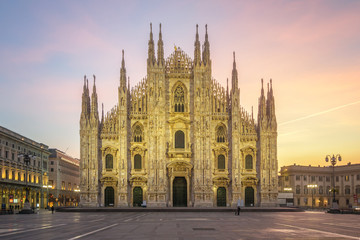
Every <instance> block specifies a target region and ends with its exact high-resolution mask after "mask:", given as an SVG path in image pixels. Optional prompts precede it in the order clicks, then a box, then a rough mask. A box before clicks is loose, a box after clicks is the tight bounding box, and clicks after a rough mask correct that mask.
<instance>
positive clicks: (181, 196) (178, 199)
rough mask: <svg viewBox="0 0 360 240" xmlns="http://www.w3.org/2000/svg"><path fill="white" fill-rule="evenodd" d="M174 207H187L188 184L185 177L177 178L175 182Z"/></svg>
mask: <svg viewBox="0 0 360 240" xmlns="http://www.w3.org/2000/svg"><path fill="white" fill-rule="evenodd" d="M173 206H174V207H187V184H186V179H185V178H184V177H176V178H175V179H174V182H173Z"/></svg>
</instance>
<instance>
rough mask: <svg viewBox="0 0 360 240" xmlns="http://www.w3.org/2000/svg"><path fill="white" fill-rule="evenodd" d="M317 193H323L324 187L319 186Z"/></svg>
mask: <svg viewBox="0 0 360 240" xmlns="http://www.w3.org/2000/svg"><path fill="white" fill-rule="evenodd" d="M319 194H324V188H323V186H320V187H319Z"/></svg>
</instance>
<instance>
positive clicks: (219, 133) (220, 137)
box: [216, 126, 226, 142]
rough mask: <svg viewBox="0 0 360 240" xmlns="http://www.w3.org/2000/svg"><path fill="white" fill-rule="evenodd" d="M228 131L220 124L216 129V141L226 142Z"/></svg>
mask: <svg viewBox="0 0 360 240" xmlns="http://www.w3.org/2000/svg"><path fill="white" fill-rule="evenodd" d="M225 139H226V132H225V128H224V127H223V126H220V127H218V128H217V130H216V141H217V142H225Z"/></svg>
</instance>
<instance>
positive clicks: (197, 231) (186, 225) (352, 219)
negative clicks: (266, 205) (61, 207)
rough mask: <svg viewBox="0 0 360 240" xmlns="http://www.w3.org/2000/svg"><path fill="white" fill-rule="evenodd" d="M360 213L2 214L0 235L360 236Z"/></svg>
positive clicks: (328, 237)
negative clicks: (238, 214)
mask: <svg viewBox="0 0 360 240" xmlns="http://www.w3.org/2000/svg"><path fill="white" fill-rule="evenodd" d="M359 220H360V216H359V215H349V214H344V215H342V214H327V213H323V212H243V213H241V214H240V216H235V214H234V213H233V212H114V213H107V212H99V213H97V212H87V213H85V212H84V213H64V212H55V213H54V214H51V212H49V211H45V210H42V211H40V212H39V214H31V215H18V214H14V215H3V216H0V239H27V240H28V239H29V240H30V239H46V240H49V239H69V240H75V239H360V221H359Z"/></svg>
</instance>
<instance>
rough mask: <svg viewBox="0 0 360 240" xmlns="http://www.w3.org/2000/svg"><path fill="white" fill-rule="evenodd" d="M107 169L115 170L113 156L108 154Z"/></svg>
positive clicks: (106, 158)
mask: <svg viewBox="0 0 360 240" xmlns="http://www.w3.org/2000/svg"><path fill="white" fill-rule="evenodd" d="M105 162H106V163H105V164H106V169H113V155H111V154H108V155H106V157H105Z"/></svg>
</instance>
